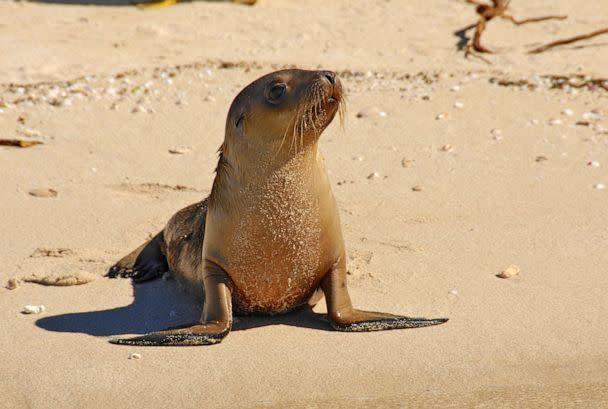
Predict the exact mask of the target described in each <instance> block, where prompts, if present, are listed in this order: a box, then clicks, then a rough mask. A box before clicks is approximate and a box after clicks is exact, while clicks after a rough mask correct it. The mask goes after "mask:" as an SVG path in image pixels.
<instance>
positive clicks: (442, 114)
mask: <svg viewBox="0 0 608 409" xmlns="http://www.w3.org/2000/svg"><path fill="white" fill-rule="evenodd" d="M447 117H448V113H447V112H442V113H440V114H437V116H436V117H435V119H436V120H438V121H439V120H441V119H446V118H447Z"/></svg>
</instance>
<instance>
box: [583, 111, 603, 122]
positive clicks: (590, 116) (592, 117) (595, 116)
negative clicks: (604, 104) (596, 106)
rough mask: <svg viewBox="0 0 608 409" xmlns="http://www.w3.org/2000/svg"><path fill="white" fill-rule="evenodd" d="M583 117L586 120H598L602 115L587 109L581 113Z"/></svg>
mask: <svg viewBox="0 0 608 409" xmlns="http://www.w3.org/2000/svg"><path fill="white" fill-rule="evenodd" d="M583 119H586V120H587V121H599V120H601V119H602V115H601V114H600V113H599V112H597V111H588V112H584V113H583Z"/></svg>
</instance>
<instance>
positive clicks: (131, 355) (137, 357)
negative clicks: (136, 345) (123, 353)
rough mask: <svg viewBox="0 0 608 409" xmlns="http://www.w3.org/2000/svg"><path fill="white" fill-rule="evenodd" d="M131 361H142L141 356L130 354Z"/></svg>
mask: <svg viewBox="0 0 608 409" xmlns="http://www.w3.org/2000/svg"><path fill="white" fill-rule="evenodd" d="M129 359H141V354H136V353H135V354H130V355H129Z"/></svg>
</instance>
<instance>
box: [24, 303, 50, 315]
mask: <svg viewBox="0 0 608 409" xmlns="http://www.w3.org/2000/svg"><path fill="white" fill-rule="evenodd" d="M45 309H46V308H44V305H26V306H25V307H23V310H22V311H21V313H22V314H40V313H41V312H44V310H45Z"/></svg>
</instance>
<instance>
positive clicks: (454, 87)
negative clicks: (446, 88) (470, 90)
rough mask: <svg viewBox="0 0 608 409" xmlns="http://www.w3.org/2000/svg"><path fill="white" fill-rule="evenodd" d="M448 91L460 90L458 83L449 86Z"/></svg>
mask: <svg viewBox="0 0 608 409" xmlns="http://www.w3.org/2000/svg"><path fill="white" fill-rule="evenodd" d="M450 91H452V92H458V91H460V85H454V86H452V87H451V88H450Z"/></svg>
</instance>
